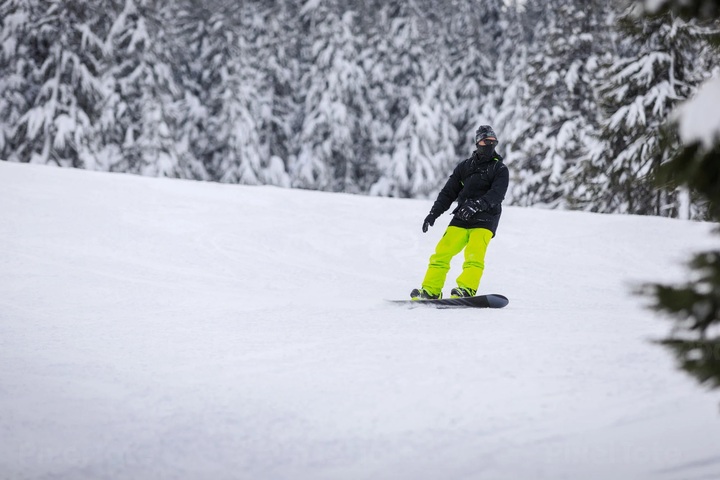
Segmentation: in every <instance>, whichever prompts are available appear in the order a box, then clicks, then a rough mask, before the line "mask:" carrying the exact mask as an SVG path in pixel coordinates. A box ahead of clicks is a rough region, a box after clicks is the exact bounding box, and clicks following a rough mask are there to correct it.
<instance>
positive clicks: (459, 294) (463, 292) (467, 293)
mask: <svg viewBox="0 0 720 480" xmlns="http://www.w3.org/2000/svg"><path fill="white" fill-rule="evenodd" d="M474 296H475V291H473V290H471V289H469V288H461V287H456V288H453V289H452V290H450V298H465V297H474Z"/></svg>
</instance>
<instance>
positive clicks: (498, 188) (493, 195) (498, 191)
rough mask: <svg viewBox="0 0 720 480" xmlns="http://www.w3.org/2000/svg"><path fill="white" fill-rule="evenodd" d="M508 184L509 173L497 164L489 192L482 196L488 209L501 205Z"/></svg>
mask: <svg viewBox="0 0 720 480" xmlns="http://www.w3.org/2000/svg"><path fill="white" fill-rule="evenodd" d="M509 183H510V172H509V171H508V168H507V166H506V165H505V164H504V163H499V164H498V169H497V171H496V172H495V179H494V180H493V182H492V186H491V187H490V190H488V192H487V193H486V194H485V195H483V196H482V199H483V200H485V201H486V202H487V203H488V208H493V207H496V206H498V205H500V204H501V203H502V201H503V200H504V199H505V193H507V189H508V184H509ZM436 203H437V202H436Z"/></svg>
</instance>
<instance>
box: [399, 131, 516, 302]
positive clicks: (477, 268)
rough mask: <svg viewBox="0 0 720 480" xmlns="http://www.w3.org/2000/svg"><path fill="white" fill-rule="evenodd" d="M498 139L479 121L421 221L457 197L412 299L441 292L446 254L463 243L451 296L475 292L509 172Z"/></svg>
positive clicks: (435, 215)
mask: <svg viewBox="0 0 720 480" xmlns="http://www.w3.org/2000/svg"><path fill="white" fill-rule="evenodd" d="M497 144H498V139H497V135H495V132H494V131H493V129H492V127H491V126H490V125H480V127H478V129H477V131H476V132H475V145H476V146H477V150H475V151H474V152H473V154H472V156H471V157H470V158H468V159H466V160H463V161H462V162H460V163H459V164H458V165H457V167H455V170H453V172H452V175H450V178H449V179H448V181H447V183H446V184H445V186H444V187H443V189H442V190H441V191H440V193H439V194H438V197H437V200H435V203H434V204H433V206H432V208H431V209H430V214H429V215H428V216H427V217H426V218H425V220H424V221H423V226H422V231H423V233H425V232H427V231H428V227H431V226H433V225H434V224H435V220H437V218H438V217H439V216H440V215H442V214H443V213H444V212H445V211H446V210H447V209H448V208H450V206H451V205H452V203H453V202H454V201H455V200H457V202H458V206H457V208H455V210H453V211H452V215H453V219H452V220H451V221H450V225H449V226H448V227H447V230H446V231H445V233H444V234H443V237H442V239H440V242H438V244H437V247H436V249H435V253H434V254H433V255H432V256H431V257H430V263H429V265H428V268H427V273H426V274H425V278H424V280H423V282H422V287H421V288H415V289H413V291H412V292H411V293H410V297H411V298H412V299H413V300H419V299H428V298H430V299H436V298H442V289H443V286H444V285H445V278H446V277H447V274H448V271H449V270H450V260H452V258H453V257H454V256H455V255H457V254H458V253H460V252H461V251H462V250H463V248H464V249H465V262H464V263H463V271H462V273H461V274H460V276H459V277H458V278H457V287H456V288H453V289H452V290H451V292H450V297H451V298H457V297H472V296H475V293H476V292H477V289H478V286H479V285H480V278H481V277H482V274H483V270H484V269H485V252H486V251H487V247H488V244H489V243H490V239H492V238H493V237H494V236H495V231H496V230H497V226H498V222H499V221H500V215H501V214H502V205H501V204H502V201H503V199H504V198H505V192H507V188H508V183H509V178H510V175H509V173H508V168H507V167H506V166H505V164H504V163H503V161H502V160H503V159H502V157H501V156H500V155H499V154H498V153H497V152H496V151H495V146H496V145H497Z"/></svg>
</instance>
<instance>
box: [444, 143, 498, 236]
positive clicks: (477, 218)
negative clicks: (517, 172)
mask: <svg viewBox="0 0 720 480" xmlns="http://www.w3.org/2000/svg"><path fill="white" fill-rule="evenodd" d="M509 181H510V174H509V173H508V168H507V167H506V166H505V164H504V163H503V161H502V157H501V156H500V155H499V154H498V153H497V152H494V154H493V155H491V156H488V157H485V158H483V157H481V156H480V155H479V154H478V152H477V151H475V152H474V153H473V154H472V156H471V157H470V158H468V159H466V160H463V161H462V162H460V163H459V164H458V165H457V167H455V170H453V173H452V175H450V178H448V181H447V183H446V184H445V186H444V187H443V189H442V190H441V191H440V193H439V194H438V197H437V200H435V203H434V204H433V207H432V209H430V214H431V215H433V216H434V217H435V218H437V217H439V216H440V215H442V214H443V213H444V212H445V211H446V210H447V209H448V208H450V205H452V203H453V202H454V201H455V200H457V201H458V208H459V207H461V206H462V205H463V204H464V203H465V202H467V201H468V200H474V199H476V198H482V199H483V200H485V201H486V202H487V204H488V209H487V210H485V211H482V212H477V213H476V214H475V215H474V216H473V217H472V218H471V219H470V220H467V221H464V220H460V219H459V218H457V217H455V218H453V219H452V221H451V222H450V225H451V226H454V227H461V228H486V229H488V230H490V231H491V232H492V233H493V236H495V231H496V230H497V226H498V222H499V221H500V215H501V214H502V201H503V199H504V198H505V192H507V189H508V182H509ZM456 211H457V208H456V209H455V210H453V213H455V212H456Z"/></svg>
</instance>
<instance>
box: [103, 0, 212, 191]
mask: <svg viewBox="0 0 720 480" xmlns="http://www.w3.org/2000/svg"><path fill="white" fill-rule="evenodd" d="M170 6H172V4H170ZM174 13H175V12H174V11H173V10H172V9H171V8H170V7H168V6H167V5H166V4H157V2H153V1H152V0H125V1H124V2H123V8H122V11H121V12H120V14H119V15H117V18H116V19H115V22H114V24H113V26H112V29H111V32H110V34H109V35H108V39H107V43H108V48H109V50H110V54H111V63H110V66H109V68H108V69H107V71H106V72H105V76H104V80H103V85H104V88H105V91H106V98H107V100H106V102H105V103H104V106H103V114H102V115H103V129H102V136H103V139H104V140H103V145H104V146H105V152H106V154H107V155H109V156H112V157H113V158H114V159H115V160H114V161H113V163H112V165H111V166H110V169H111V170H113V171H121V172H130V173H138V174H141V175H147V176H168V177H180V178H205V174H204V172H203V171H202V169H201V168H198V165H197V164H196V163H193V162H192V159H190V158H189V155H187V153H188V146H187V145H183V144H182V143H181V141H180V140H181V138H179V137H178V136H177V133H178V131H179V129H178V128H177V125H178V119H179V118H180V117H181V113H182V109H181V105H180V101H181V100H182V99H183V98H184V94H183V91H182V88H181V85H178V83H177V82H176V78H177V77H178V75H177V73H178V72H177V70H175V68H174V63H173V58H172V49H171V48H170V47H171V45H170V43H169V42H168V39H167V37H166V30H165V29H166V28H167V29H170V28H171V27H172V25H173V24H172V22H173V19H174Z"/></svg>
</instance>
